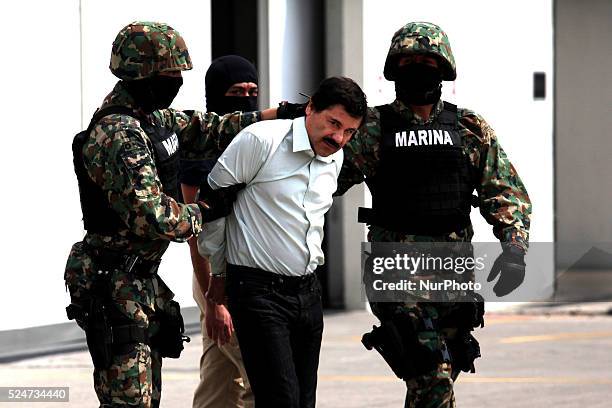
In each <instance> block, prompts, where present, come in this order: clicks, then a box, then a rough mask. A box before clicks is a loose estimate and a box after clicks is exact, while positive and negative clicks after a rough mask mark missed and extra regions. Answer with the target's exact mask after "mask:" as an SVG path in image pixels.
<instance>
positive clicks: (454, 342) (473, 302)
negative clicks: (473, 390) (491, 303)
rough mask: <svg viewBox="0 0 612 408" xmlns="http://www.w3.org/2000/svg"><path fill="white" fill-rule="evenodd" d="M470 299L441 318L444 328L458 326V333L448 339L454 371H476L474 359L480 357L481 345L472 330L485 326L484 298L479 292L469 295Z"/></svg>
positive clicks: (458, 304) (441, 324)
mask: <svg viewBox="0 0 612 408" xmlns="http://www.w3.org/2000/svg"><path fill="white" fill-rule="evenodd" d="M467 296H468V299H463V300H467V301H464V302H460V303H457V307H456V309H454V310H453V311H451V312H450V313H449V314H447V315H446V316H444V317H443V318H442V319H440V322H439V323H440V326H441V327H443V328H456V329H457V334H456V335H455V337H454V338H452V339H447V340H446V344H447V346H448V350H449V353H450V355H451V360H452V367H453V371H454V372H457V373H459V371H464V372H466V373H467V372H470V373H475V372H476V369H475V367H474V360H476V359H477V358H479V357H480V356H481V355H480V345H479V343H478V341H477V340H476V339H475V338H474V336H472V334H471V331H472V330H474V329H475V328H476V327H484V313H485V310H484V299H483V298H482V296H480V295H479V294H477V293H470V294H468V295H467Z"/></svg>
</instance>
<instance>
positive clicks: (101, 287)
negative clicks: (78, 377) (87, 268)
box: [66, 271, 149, 370]
mask: <svg viewBox="0 0 612 408" xmlns="http://www.w3.org/2000/svg"><path fill="white" fill-rule="evenodd" d="M110 285H111V282H110V273H108V272H104V271H101V273H99V274H98V275H96V276H95V278H94V279H93V282H92V286H91V290H90V293H89V297H88V298H84V299H81V300H80V302H79V303H71V304H70V305H69V306H68V307H66V314H67V316H68V319H69V320H76V322H77V324H78V325H79V326H80V327H81V328H82V329H83V330H84V331H85V338H86V340H87V348H88V349H89V354H90V355H91V360H92V362H93V365H94V367H95V368H96V369H99V370H105V369H108V368H109V367H110V366H111V364H112V361H113V357H114V356H116V355H123V354H127V353H129V352H130V351H131V350H133V348H134V346H135V345H136V344H138V343H145V344H149V336H148V331H147V328H145V327H140V326H138V325H137V324H136V323H134V322H133V321H132V320H130V319H128V318H127V317H125V316H123V314H122V313H121V312H120V311H119V310H117V309H116V307H115V306H114V305H113V302H112V296H111V287H110Z"/></svg>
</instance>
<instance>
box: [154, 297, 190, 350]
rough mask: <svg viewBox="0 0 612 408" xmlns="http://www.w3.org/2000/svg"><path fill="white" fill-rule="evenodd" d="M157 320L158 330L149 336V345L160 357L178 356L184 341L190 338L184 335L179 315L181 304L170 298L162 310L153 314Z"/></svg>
mask: <svg viewBox="0 0 612 408" xmlns="http://www.w3.org/2000/svg"><path fill="white" fill-rule="evenodd" d="M155 319H156V320H157V321H158V322H159V331H158V332H157V333H156V334H155V335H153V336H151V347H152V348H153V349H155V350H157V351H158V352H159V354H160V356H162V357H170V358H179V356H180V355H181V352H182V351H183V349H184V348H185V347H184V346H183V343H184V342H187V343H189V342H190V341H191V339H190V338H189V337H188V336H185V334H184V333H185V324H184V322H183V316H182V315H181V306H180V305H179V304H178V302H176V301H174V300H171V301H169V302H168V303H167V304H166V307H165V308H164V309H163V310H160V311H159V312H157V313H156V314H155Z"/></svg>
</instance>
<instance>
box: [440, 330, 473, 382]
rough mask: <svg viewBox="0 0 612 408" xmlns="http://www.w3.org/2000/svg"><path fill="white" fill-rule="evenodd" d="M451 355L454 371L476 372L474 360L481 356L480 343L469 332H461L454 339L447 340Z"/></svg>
mask: <svg viewBox="0 0 612 408" xmlns="http://www.w3.org/2000/svg"><path fill="white" fill-rule="evenodd" d="M446 345H447V346H448V351H449V353H450V355H451V360H452V367H453V371H456V372H459V371H464V372H466V373H468V372H470V373H475V372H476V368H475V367H474V360H476V359H477V358H478V357H480V345H479V344H478V341H477V340H476V339H475V338H474V336H472V334H471V333H469V332H465V331H464V332H459V333H458V334H457V336H456V337H455V338H453V339H448V340H446Z"/></svg>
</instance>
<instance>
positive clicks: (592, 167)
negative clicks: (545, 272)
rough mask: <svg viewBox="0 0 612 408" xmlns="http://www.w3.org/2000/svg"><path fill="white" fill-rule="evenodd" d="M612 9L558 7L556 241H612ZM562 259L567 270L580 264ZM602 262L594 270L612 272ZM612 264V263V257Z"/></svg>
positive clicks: (594, 4) (568, 2) (591, 4)
mask: <svg viewBox="0 0 612 408" xmlns="http://www.w3.org/2000/svg"><path fill="white" fill-rule="evenodd" d="M611 67H612V2H611V1H610V0H587V1H576V0H557V1H556V3H555V69H556V76H555V92H556V96H555V163H556V169H555V170H556V172H555V175H556V177H555V179H556V196H555V198H556V241H557V242H559V243H564V242H580V243H583V244H584V243H587V242H611V241H612V213H611V209H612V208H611V207H612V159H611V156H612V134H611V130H612V78H611V77H610V71H611ZM566 253H567V252H566V251H558V252H557V265H558V266H559V267H561V268H563V267H566V266H567V265H568V263H570V264H571V263H573V262H572V261H573V260H572V259H569V257H568V256H566ZM597 259H599V258H594V259H593V260H592V261H591V262H590V265H589V266H590V267H608V268H610V267H612V265H610V264H609V262H605V263H602V262H599V261H597ZM607 259H609V258H607Z"/></svg>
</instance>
